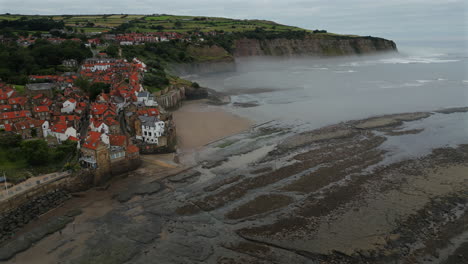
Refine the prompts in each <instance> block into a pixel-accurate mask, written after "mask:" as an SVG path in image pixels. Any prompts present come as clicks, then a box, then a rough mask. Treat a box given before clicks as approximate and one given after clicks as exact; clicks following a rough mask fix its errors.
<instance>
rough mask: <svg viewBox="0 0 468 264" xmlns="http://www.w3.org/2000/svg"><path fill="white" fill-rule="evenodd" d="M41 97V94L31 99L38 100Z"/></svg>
mask: <svg viewBox="0 0 468 264" xmlns="http://www.w3.org/2000/svg"><path fill="white" fill-rule="evenodd" d="M42 96H44V95H43V94H38V95H36V96H34V97H33V99H39V98H41V97H42Z"/></svg>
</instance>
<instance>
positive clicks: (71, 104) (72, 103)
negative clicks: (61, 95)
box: [60, 98, 77, 114]
mask: <svg viewBox="0 0 468 264" xmlns="http://www.w3.org/2000/svg"><path fill="white" fill-rule="evenodd" d="M76 103H77V102H76V100H75V99H73V98H70V99H68V100H66V101H65V102H63V105H62V109H61V110H60V111H61V112H62V113H67V114H70V113H73V111H75V108H76Z"/></svg>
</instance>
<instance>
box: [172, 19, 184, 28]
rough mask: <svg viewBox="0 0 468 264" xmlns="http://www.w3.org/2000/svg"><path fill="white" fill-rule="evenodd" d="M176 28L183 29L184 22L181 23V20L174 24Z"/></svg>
mask: <svg viewBox="0 0 468 264" xmlns="http://www.w3.org/2000/svg"><path fill="white" fill-rule="evenodd" d="M174 26H175V27H176V28H181V27H182V22H180V21H179V20H177V21H176V22H175V23H174Z"/></svg>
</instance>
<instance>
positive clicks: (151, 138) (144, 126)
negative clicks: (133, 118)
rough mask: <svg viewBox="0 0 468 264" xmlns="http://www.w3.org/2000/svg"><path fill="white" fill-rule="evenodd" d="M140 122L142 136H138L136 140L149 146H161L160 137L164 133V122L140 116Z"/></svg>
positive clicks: (153, 117)
mask: <svg viewBox="0 0 468 264" xmlns="http://www.w3.org/2000/svg"><path fill="white" fill-rule="evenodd" d="M138 120H139V121H140V122H136V123H140V124H141V131H138V132H140V133H141V134H137V136H136V138H137V139H139V140H142V141H143V142H145V143H147V144H156V145H157V144H159V137H161V136H162V135H163V133H164V126H165V124H164V122H163V121H161V120H160V119H159V118H157V117H155V116H139V117H138Z"/></svg>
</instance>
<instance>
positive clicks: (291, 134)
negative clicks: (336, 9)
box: [1, 108, 468, 264]
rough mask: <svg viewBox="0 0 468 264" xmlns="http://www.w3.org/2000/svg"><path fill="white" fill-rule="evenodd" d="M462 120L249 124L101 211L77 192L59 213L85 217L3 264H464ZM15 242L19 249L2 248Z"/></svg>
mask: <svg viewBox="0 0 468 264" xmlns="http://www.w3.org/2000/svg"><path fill="white" fill-rule="evenodd" d="M467 111H468V108H456V109H444V110H440V111H434V112H420V113H404V114H394V115H386V116H379V117H371V118H368V119H365V120H355V121H348V122H343V123H340V124H335V125H330V126H327V127H323V128H320V129H313V130H311V129H310V127H309V126H308V124H297V126H290V125H288V126H285V125H284V124H281V123H279V122H269V123H266V124H263V125H258V126H255V127H252V128H251V129H250V130H249V131H247V132H243V133H240V134H237V135H234V136H231V137H228V138H225V139H222V140H221V141H217V142H213V143H211V144H209V145H208V146H206V147H205V148H203V149H202V150H200V151H198V152H196V154H194V155H195V157H194V159H195V160H196V161H197V162H196V165H195V166H194V167H191V168H190V169H185V170H184V171H182V172H180V173H179V171H170V170H168V171H164V172H154V171H152V170H151V169H150V168H147V167H143V168H141V169H139V170H137V171H136V172H133V173H131V174H130V175H129V176H128V177H127V178H126V179H125V180H123V181H122V182H117V183H113V184H111V186H110V187H109V188H107V190H103V191H100V193H101V194H100V195H99V197H100V198H99V199H98V198H96V196H95V195H96V192H97V191H93V192H90V193H87V194H84V195H85V196H87V197H88V200H87V202H86V203H79V201H75V200H74V199H78V198H72V199H70V200H69V201H67V202H66V203H68V205H66V206H65V207H66V208H70V207H76V208H79V209H80V210H81V211H82V214H81V215H79V216H76V217H75V218H74V220H73V218H70V219H69V220H70V223H68V224H66V227H64V228H63V230H62V231H60V232H61V233H60V235H57V234H56V233H55V234H53V235H49V236H47V237H45V238H43V239H42V240H41V241H39V242H35V244H30V245H29V247H28V248H26V247H22V248H21V249H22V250H23V252H19V251H18V252H15V253H14V254H11V253H10V254H8V252H2V255H1V256H3V258H4V260H5V259H6V257H5V256H7V257H8V260H9V261H11V262H12V263H41V262H34V261H33V260H39V261H40V259H37V256H43V255H45V256H44V258H43V259H42V260H43V263H155V262H157V263H226V264H227V263H467V262H468V254H467V252H468V225H467V223H468V131H467V129H468V128H467V120H468V112H467ZM80 199H84V198H80ZM93 199H94V200H95V201H94V202H92V200H93ZM103 204H105V205H106V206H104V205H103ZM98 205H102V206H103V207H102V208H105V209H97V208H101V207H99V206H98ZM65 212H66V211H65V210H64V213H65ZM77 221H78V223H77V224H79V228H77V230H76V231H75V230H74V225H73V230H72V226H71V225H72V222H73V223H75V222H77ZM25 236H27V234H25ZM11 243H18V241H17V239H15V238H13V240H10V241H9V242H8V243H7V244H4V245H3V246H2V250H3V251H5V250H8V249H10V248H11ZM34 257H36V259H34ZM14 261H15V262H14Z"/></svg>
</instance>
